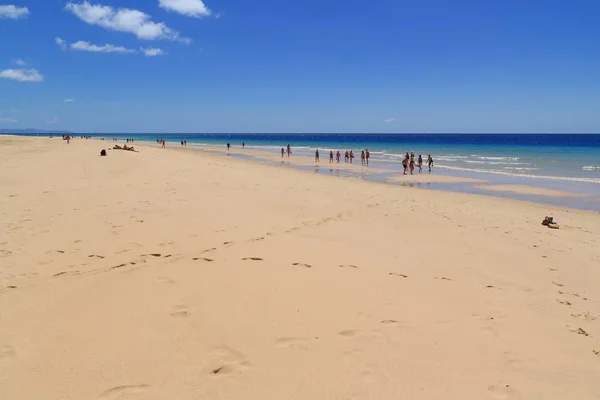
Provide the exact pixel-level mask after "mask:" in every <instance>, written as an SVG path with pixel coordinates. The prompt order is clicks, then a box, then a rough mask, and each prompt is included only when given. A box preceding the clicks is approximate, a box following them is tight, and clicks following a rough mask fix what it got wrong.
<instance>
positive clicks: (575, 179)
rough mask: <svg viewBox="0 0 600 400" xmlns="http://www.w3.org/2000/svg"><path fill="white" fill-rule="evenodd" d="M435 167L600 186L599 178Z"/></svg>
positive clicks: (448, 166) (445, 167)
mask: <svg viewBox="0 0 600 400" xmlns="http://www.w3.org/2000/svg"><path fill="white" fill-rule="evenodd" d="M435 166H436V167H437V168H443V169H449V170H454V171H465V172H479V173H486V174H496V175H505V176H518V177H522V178H534V179H549V180H559V181H570V182H586V183H597V184H600V179H598V178H578V177H571V176H548V175H532V174H522V173H517V172H507V171H500V170H491V169H476V168H463V167H455V166H451V165H441V164H436V165H435Z"/></svg>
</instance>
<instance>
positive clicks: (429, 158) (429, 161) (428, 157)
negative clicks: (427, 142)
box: [427, 154, 433, 172]
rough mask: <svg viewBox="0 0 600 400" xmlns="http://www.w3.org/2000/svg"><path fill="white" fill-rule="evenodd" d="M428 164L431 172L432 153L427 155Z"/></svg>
mask: <svg viewBox="0 0 600 400" xmlns="http://www.w3.org/2000/svg"><path fill="white" fill-rule="evenodd" d="M427 165H428V166H429V172H431V167H433V158H431V154H429V155H428V156H427Z"/></svg>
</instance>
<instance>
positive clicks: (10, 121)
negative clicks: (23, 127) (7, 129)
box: [0, 118, 19, 124]
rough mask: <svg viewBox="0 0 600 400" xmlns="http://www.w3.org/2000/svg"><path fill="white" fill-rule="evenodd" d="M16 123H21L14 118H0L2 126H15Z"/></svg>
mask: <svg viewBox="0 0 600 400" xmlns="http://www.w3.org/2000/svg"><path fill="white" fill-rule="evenodd" d="M15 122H19V121H17V120H16V119H12V118H0V124H14V123H15Z"/></svg>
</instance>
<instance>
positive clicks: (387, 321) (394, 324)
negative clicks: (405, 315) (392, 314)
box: [381, 319, 404, 326]
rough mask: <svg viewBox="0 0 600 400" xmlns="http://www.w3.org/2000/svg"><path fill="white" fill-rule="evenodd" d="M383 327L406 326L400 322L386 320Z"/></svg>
mask: <svg viewBox="0 0 600 400" xmlns="http://www.w3.org/2000/svg"><path fill="white" fill-rule="evenodd" d="M381 323H382V324H383V325H387V326H403V325H404V324H403V323H402V322H400V321H396V320H395V319H384V320H383V321H381Z"/></svg>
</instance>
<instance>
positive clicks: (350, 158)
mask: <svg viewBox="0 0 600 400" xmlns="http://www.w3.org/2000/svg"><path fill="white" fill-rule="evenodd" d="M282 150H283V149H282ZM334 156H335V161H336V162H337V163H340V162H341V159H342V154H341V153H340V151H339V150H338V151H337V152H336V153H335V154H334V153H333V150H330V151H329V163H330V164H332V163H333V162H334ZM370 159H371V153H369V150H363V151H361V152H360V162H361V164H363V165H369V160H370ZM315 162H321V155H320V154H319V150H318V149H317V150H316V151H315ZM344 162H346V163H350V164H352V163H353V162H354V152H353V151H352V150H350V151H348V150H346V152H345V153H344Z"/></svg>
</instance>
